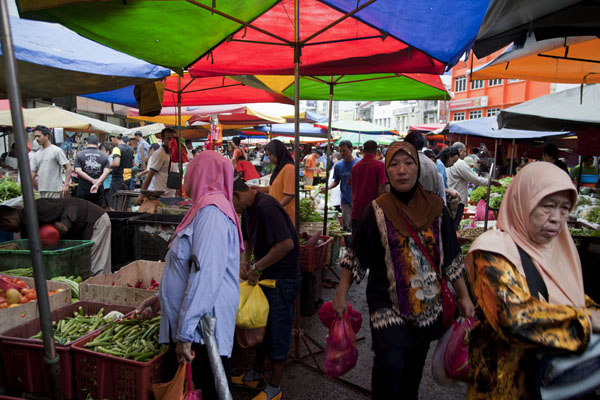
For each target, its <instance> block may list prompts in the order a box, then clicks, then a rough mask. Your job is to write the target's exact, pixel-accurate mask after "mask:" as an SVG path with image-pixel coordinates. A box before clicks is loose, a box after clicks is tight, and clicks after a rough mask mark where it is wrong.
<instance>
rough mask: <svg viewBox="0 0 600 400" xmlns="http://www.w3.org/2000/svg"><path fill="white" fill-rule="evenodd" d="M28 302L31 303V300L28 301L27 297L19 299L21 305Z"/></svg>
mask: <svg viewBox="0 0 600 400" xmlns="http://www.w3.org/2000/svg"><path fill="white" fill-rule="evenodd" d="M28 301H29V300H28V299H27V297H25V296H21V297H20V298H19V303H21V304H25V303H27V302H28Z"/></svg>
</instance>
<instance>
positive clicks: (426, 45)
mask: <svg viewBox="0 0 600 400" xmlns="http://www.w3.org/2000/svg"><path fill="white" fill-rule="evenodd" d="M321 1H322V2H323V3H326V4H329V5H330V6H332V7H334V8H337V9H339V10H343V11H346V12H349V11H352V10H354V9H355V8H356V7H357V5H358V4H360V2H357V1H356V0H321ZM490 3H491V1H490V0H454V1H452V2H448V1H445V0H410V1H403V2H402V5H401V6H399V1H398V0H378V1H377V2H375V3H374V4H372V5H369V6H367V7H365V8H364V9H363V10H361V11H360V12H359V13H358V14H357V16H356V17H357V18H358V19H360V20H362V21H363V22H366V23H368V24H370V25H371V26H374V27H377V28H378V29H380V30H381V31H384V32H387V33H389V34H390V35H391V36H393V37H395V38H397V39H399V40H401V41H402V42H404V43H406V44H408V45H410V46H413V47H416V48H417V49H420V50H422V51H424V52H426V53H427V54H429V55H430V56H432V57H433V58H435V59H437V60H439V61H442V62H444V63H446V64H449V65H450V66H452V65H454V64H456V63H457V62H458V60H459V59H460V57H461V56H462V55H463V53H465V52H466V51H468V50H469V49H470V48H471V45H472V44H473V42H474V40H475V37H476V36H477V32H479V27H480V26H481V23H482V22H483V18H484V16H485V13H486V11H487V9H488V6H489V4H490Z"/></svg>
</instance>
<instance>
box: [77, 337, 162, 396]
mask: <svg viewBox="0 0 600 400" xmlns="http://www.w3.org/2000/svg"><path fill="white" fill-rule="evenodd" d="M100 333H101V332H95V333H94V334H92V335H88V336H87V337H85V338H84V339H81V340H78V341H77V343H75V344H74V345H73V358H74V360H75V385H76V390H77V394H76V396H77V399H80V400H85V399H86V398H89V397H88V396H91V398H93V399H110V400H149V399H153V398H154V396H153V395H152V384H153V383H162V382H165V381H166V380H168V379H166V378H168V377H167V361H168V358H167V355H168V354H169V353H170V352H171V350H170V349H169V350H167V351H166V352H164V353H162V354H159V355H158V356H156V357H154V358H153V359H152V360H150V361H147V362H140V361H134V360H129V359H126V358H121V357H115V356H111V355H109V354H103V353H97V352H95V351H92V350H89V349H86V348H85V347H84V345H85V344H86V343H88V342H89V341H90V340H92V339H94V338H96V337H97V336H98V335H100Z"/></svg>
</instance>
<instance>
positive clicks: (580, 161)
mask: <svg viewBox="0 0 600 400" xmlns="http://www.w3.org/2000/svg"><path fill="white" fill-rule="evenodd" d="M582 174H583V156H579V173H578V174H577V193H579V189H581V175H582Z"/></svg>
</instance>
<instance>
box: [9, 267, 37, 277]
mask: <svg viewBox="0 0 600 400" xmlns="http://www.w3.org/2000/svg"><path fill="white" fill-rule="evenodd" d="M2 274H3V275H8V276H23V277H25V278H33V268H14V269H7V270H6V271H2Z"/></svg>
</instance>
